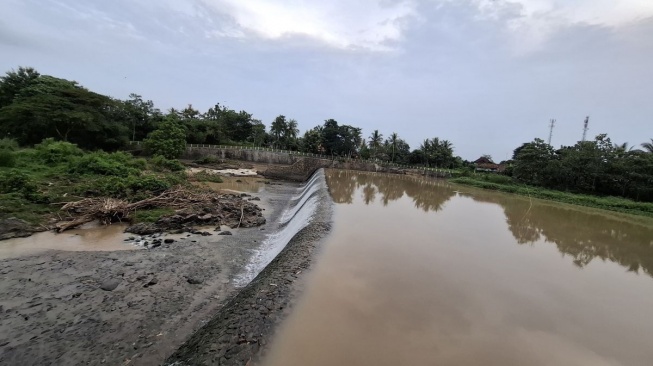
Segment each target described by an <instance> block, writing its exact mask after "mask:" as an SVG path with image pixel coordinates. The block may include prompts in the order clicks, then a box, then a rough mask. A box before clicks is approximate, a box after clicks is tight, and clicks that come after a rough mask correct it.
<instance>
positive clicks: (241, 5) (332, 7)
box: [202, 0, 416, 51]
mask: <svg viewBox="0 0 653 366" xmlns="http://www.w3.org/2000/svg"><path fill="white" fill-rule="evenodd" d="M202 2H203V3H204V5H205V6H207V7H209V8H211V9H212V10H213V11H215V12H218V13H221V14H226V15H229V16H230V17H231V19H232V21H233V22H232V23H231V24H222V25H221V27H219V29H218V30H216V31H213V32H212V33H211V34H212V35H214V36H217V37H236V38H245V37H259V38H263V39H266V40H282V39H287V38H289V37H294V36H299V37H308V38H312V39H314V40H317V41H320V42H322V43H324V44H326V45H329V46H331V47H336V48H341V49H367V50H377V51H378V50H388V49H390V48H391V47H390V46H389V44H390V43H392V42H396V41H399V40H400V39H401V37H402V30H403V24H404V23H403V20H404V19H406V18H408V17H412V16H415V15H416V14H415V4H414V3H413V2H411V1H393V2H390V1H382V0H360V1H355V2H354V1H347V0H335V1H328V2H327V1H324V2H322V1H313V2H308V1H300V0H290V1H275V0H250V1H240V0H203V1H202Z"/></svg>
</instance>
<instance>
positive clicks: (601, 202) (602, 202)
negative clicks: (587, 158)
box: [448, 178, 653, 218]
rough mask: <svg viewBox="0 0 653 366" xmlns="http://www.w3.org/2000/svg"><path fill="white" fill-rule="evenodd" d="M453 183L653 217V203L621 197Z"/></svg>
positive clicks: (471, 181) (474, 182) (467, 181)
mask: <svg viewBox="0 0 653 366" xmlns="http://www.w3.org/2000/svg"><path fill="white" fill-rule="evenodd" d="M448 181H449V182H450V183H452V184H459V185H462V186H467V187H475V188H480V189H485V190H489V191H497V192H504V193H512V194H516V195H519V196H524V197H532V198H538V199H543V200H548V201H553V202H560V203H566V204H570V205H575V206H580V207H589V208H593V209H599V210H604V211H609V212H616V213H621V214H627V215H633V216H640V217H648V218H652V217H653V204H651V203H643V202H636V201H632V200H627V199H623V198H619V197H600V196H590V195H584V194H577V193H569V192H563V191H555V190H550V189H545V188H539V187H530V186H519V185H506V184H499V183H493V182H485V181H482V180H477V179H473V178H453V179H448Z"/></svg>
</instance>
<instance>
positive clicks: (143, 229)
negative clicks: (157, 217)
mask: <svg viewBox="0 0 653 366" xmlns="http://www.w3.org/2000/svg"><path fill="white" fill-rule="evenodd" d="M159 231H160V230H159V229H158V228H157V226H156V225H154V224H150V223H145V222H142V223H140V224H136V225H132V226H130V227H128V228H127V229H126V230H125V232H128V233H132V234H137V235H151V234H154V233H158V232H159Z"/></svg>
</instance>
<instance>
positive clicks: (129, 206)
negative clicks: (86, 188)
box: [55, 188, 219, 232]
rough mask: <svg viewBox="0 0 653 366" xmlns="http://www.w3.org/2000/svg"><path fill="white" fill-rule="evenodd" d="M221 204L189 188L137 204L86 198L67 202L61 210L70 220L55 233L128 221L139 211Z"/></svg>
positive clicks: (211, 196)
mask: <svg viewBox="0 0 653 366" xmlns="http://www.w3.org/2000/svg"><path fill="white" fill-rule="evenodd" d="M218 201H219V195H218V194H217V193H211V192H202V191H194V190H189V189H186V188H174V189H171V190H168V191H166V192H164V193H162V194H160V195H158V196H156V197H152V198H148V199H144V200H141V201H138V202H128V201H124V200H119V199H114V198H85V199H82V200H80V201H74V202H68V203H66V204H65V205H64V206H63V207H62V208H61V210H62V211H65V212H66V213H67V214H68V215H69V217H70V218H71V219H70V220H66V221H61V222H58V223H57V224H56V225H55V229H56V231H57V232H62V231H65V230H68V229H72V228H75V227H78V226H80V225H83V224H86V223H88V222H92V221H95V220H97V221H99V222H100V223H102V224H110V223H112V222H120V221H124V220H129V215H131V214H132V213H134V212H135V211H137V210H143V209H147V208H156V207H165V208H171V209H175V210H177V209H192V208H193V207H194V206H206V205H211V204H214V203H216V202H218Z"/></svg>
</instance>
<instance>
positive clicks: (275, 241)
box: [234, 171, 326, 286]
mask: <svg viewBox="0 0 653 366" xmlns="http://www.w3.org/2000/svg"><path fill="white" fill-rule="evenodd" d="M320 190H326V181H325V179H324V174H323V173H322V171H318V172H316V173H315V174H313V176H312V177H311V179H310V180H308V182H306V183H305V184H304V185H303V186H301V187H299V188H298V189H297V191H298V193H297V194H296V195H295V196H293V197H292V198H291V199H290V200H289V202H288V207H286V209H285V210H284V211H283V213H282V214H281V216H280V218H279V223H278V224H279V226H278V229H277V231H276V232H274V233H271V234H269V235H268V236H267V237H266V238H265V240H264V241H263V243H262V244H261V246H260V247H259V249H257V250H256V251H255V252H254V254H253V255H252V257H251V259H250V261H249V263H248V264H247V265H246V267H245V270H244V272H243V273H242V274H241V275H239V276H238V277H237V278H236V279H235V281H234V282H235V284H236V286H245V285H247V284H248V283H249V282H251V281H252V280H253V279H254V278H255V277H256V276H257V275H258V274H259V273H260V272H261V271H262V270H263V268H265V266H267V265H268V264H269V263H270V262H272V260H273V259H274V258H275V257H276V256H277V255H278V254H279V253H281V251H282V250H283V248H284V247H285V246H286V245H287V244H288V242H290V240H291V239H292V238H293V237H294V236H295V235H297V233H298V232H299V231H300V230H302V229H303V228H305V227H306V226H308V225H309V224H310V223H311V220H312V219H313V216H314V214H315V211H316V209H317V204H318V195H317V194H318V192H319V191H320Z"/></svg>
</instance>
